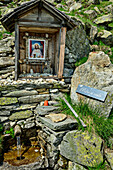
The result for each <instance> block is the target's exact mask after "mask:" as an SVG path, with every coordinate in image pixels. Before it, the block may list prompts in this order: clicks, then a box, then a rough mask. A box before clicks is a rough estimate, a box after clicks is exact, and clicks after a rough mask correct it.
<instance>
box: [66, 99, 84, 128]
mask: <svg viewBox="0 0 113 170" xmlns="http://www.w3.org/2000/svg"><path fill="white" fill-rule="evenodd" d="M63 100H64V101H65V103H66V104H67V106H68V107H69V108H70V110H71V111H72V112H73V114H74V115H75V116H76V118H78V119H79V120H80V122H81V124H82V126H83V127H84V128H86V127H87V125H85V123H84V122H83V121H82V120H81V119H80V117H79V116H78V115H77V113H76V112H75V111H74V109H73V108H72V107H71V105H70V104H69V103H68V101H67V100H66V99H65V97H63Z"/></svg>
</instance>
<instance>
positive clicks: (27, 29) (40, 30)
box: [19, 26, 58, 33]
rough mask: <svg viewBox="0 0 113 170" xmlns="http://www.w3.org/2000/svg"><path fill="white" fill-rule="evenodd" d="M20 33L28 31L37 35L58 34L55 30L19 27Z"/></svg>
mask: <svg viewBox="0 0 113 170" xmlns="http://www.w3.org/2000/svg"><path fill="white" fill-rule="evenodd" d="M19 30H20V31H28V32H33V31H36V32H37V33H56V32H58V29H57V28H40V27H32V26H31V27H22V26H20V27H19Z"/></svg>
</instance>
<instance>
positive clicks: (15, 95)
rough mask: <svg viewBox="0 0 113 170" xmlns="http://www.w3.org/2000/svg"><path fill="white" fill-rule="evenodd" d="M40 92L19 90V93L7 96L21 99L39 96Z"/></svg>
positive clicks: (14, 92) (15, 92)
mask: <svg viewBox="0 0 113 170" xmlns="http://www.w3.org/2000/svg"><path fill="white" fill-rule="evenodd" d="M37 94H38V92H37V91H36V90H32V91H28V90H19V91H13V92H10V93H8V94H6V95H5V96H11V97H21V96H31V95H37Z"/></svg>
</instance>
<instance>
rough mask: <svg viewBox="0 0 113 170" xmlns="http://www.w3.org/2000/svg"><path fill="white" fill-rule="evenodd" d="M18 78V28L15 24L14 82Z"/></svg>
mask: <svg viewBox="0 0 113 170" xmlns="http://www.w3.org/2000/svg"><path fill="white" fill-rule="evenodd" d="M18 76H19V26H18V23H17V22H16V23H15V80H17V79H18Z"/></svg>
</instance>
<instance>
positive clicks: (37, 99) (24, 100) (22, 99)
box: [18, 94, 50, 104]
mask: <svg viewBox="0 0 113 170" xmlns="http://www.w3.org/2000/svg"><path fill="white" fill-rule="evenodd" d="M49 99H50V96H49V94H44V95H32V96H25V97H20V98H18V100H19V102H20V103H25V104H28V103H38V102H41V101H45V100H49Z"/></svg>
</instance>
